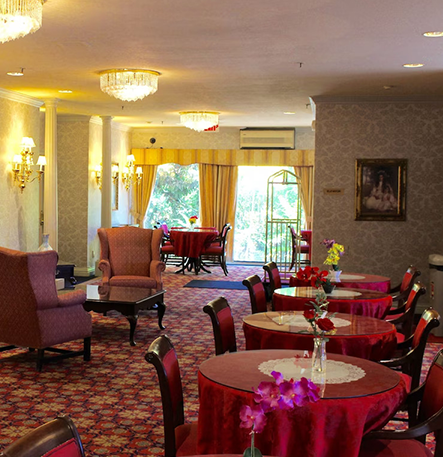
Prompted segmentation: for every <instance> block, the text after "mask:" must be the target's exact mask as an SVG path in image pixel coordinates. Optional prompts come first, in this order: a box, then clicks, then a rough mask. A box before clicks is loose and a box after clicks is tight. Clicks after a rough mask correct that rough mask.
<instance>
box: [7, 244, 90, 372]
mask: <svg viewBox="0 0 443 457" xmlns="http://www.w3.org/2000/svg"><path fill="white" fill-rule="evenodd" d="M57 260H58V255H57V252H55V251H44V252H20V251H14V250H11V249H6V248H0V315H1V319H0V341H3V342H4V343H7V344H8V346H5V347H0V351H6V350H9V349H13V348H15V347H17V346H19V347H28V348H30V349H31V350H33V349H38V352H37V369H38V370H39V371H41V369H42V366H43V363H46V362H49V361H54V360H58V359H62V358H67V357H74V356H77V355H83V357H84V360H90V358H91V334H92V323H91V316H90V315H89V314H88V313H87V312H86V311H85V310H84V309H83V303H84V302H85V300H86V294H85V292H83V291H80V290H77V291H74V292H69V293H66V294H64V295H60V296H58V295H57V289H56V286H55V271H56V267H57ZM78 339H83V340H84V347H83V350H82V351H67V350H65V349H58V348H53V347H52V346H54V345H58V344H61V343H66V342H68V341H73V340H78ZM45 350H47V351H53V352H57V353H59V355H57V356H53V357H44V353H45Z"/></svg>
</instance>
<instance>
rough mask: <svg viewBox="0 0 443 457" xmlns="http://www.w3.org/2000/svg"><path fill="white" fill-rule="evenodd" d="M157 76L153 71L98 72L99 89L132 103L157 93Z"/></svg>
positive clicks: (122, 70) (123, 70)
mask: <svg viewBox="0 0 443 457" xmlns="http://www.w3.org/2000/svg"><path fill="white" fill-rule="evenodd" d="M159 76H160V73H159V72H158V71H153V70H134V69H121V70H104V71H101V72H100V88H101V90H102V91H103V92H104V93H106V94H108V95H111V96H112V97H115V98H118V99H120V100H124V101H126V102H134V101H136V100H140V99H142V98H145V97H147V96H148V95H151V94H153V93H155V92H157V88H158V77H159Z"/></svg>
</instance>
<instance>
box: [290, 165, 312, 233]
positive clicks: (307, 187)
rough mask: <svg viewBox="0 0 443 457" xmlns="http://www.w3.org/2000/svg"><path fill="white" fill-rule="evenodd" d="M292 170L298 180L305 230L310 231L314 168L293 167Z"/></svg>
mask: <svg viewBox="0 0 443 457" xmlns="http://www.w3.org/2000/svg"><path fill="white" fill-rule="evenodd" d="M294 170H295V174H296V175H297V176H298V177H299V178H300V183H299V184H300V192H301V202H302V205H303V209H304V211H305V216H306V229H307V230H312V205H313V188H314V186H313V184H314V182H313V177H314V173H313V171H314V167H294Z"/></svg>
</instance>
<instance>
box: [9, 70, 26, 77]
mask: <svg viewBox="0 0 443 457" xmlns="http://www.w3.org/2000/svg"><path fill="white" fill-rule="evenodd" d="M6 74H7V75H8V76H23V74H24V73H23V70H22V71H9V72H8V73H6Z"/></svg>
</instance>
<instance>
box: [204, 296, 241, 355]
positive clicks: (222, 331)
mask: <svg viewBox="0 0 443 457" xmlns="http://www.w3.org/2000/svg"><path fill="white" fill-rule="evenodd" d="M203 311H204V312H205V313H206V314H209V316H210V317H211V322H212V329H213V331H214V341H215V355H220V354H224V353H225V352H227V351H229V352H236V351H237V342H236V339H235V327H234V318H233V317H232V313H231V307H230V306H229V304H228V301H227V300H226V298H224V297H219V298H217V299H215V300H212V301H211V302H209V303H208V304H207V305H206V306H204V308H203Z"/></svg>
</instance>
